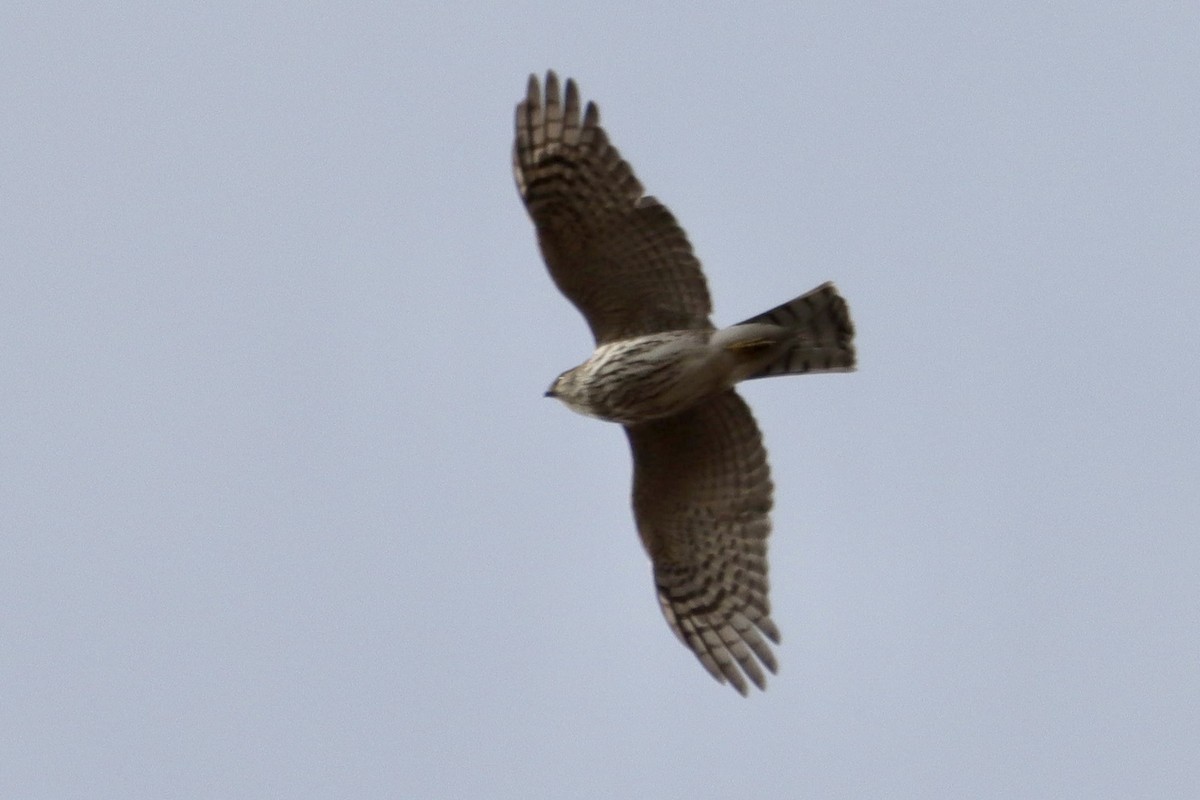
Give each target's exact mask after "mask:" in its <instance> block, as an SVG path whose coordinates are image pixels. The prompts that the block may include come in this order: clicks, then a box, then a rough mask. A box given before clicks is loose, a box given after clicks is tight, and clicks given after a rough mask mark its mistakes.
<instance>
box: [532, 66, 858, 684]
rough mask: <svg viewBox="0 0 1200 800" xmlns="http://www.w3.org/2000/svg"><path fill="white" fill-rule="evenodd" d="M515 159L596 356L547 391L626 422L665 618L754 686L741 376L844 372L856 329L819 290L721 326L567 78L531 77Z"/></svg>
mask: <svg viewBox="0 0 1200 800" xmlns="http://www.w3.org/2000/svg"><path fill="white" fill-rule="evenodd" d="M513 170H514V174H515V175H516V181H517V188H518V190H519V191H520V193H521V197H522V199H523V200H524V202H525V205H526V208H527V209H528V211H529V215H530V217H532V219H533V222H534V225H535V227H536V228H537V235H538V244H539V245H540V247H541V251H542V255H543V257H544V258H545V261H546V265H547V267H548V268H549V270H550V275H551V277H552V278H553V279H554V282H555V284H557V286H558V288H559V289H560V290H561V291H562V293H563V294H564V295H566V297H567V298H568V299H569V300H570V301H571V302H572V303H573V304H574V305H575V306H576V308H578V309H579V311H580V312H581V313H582V314H583V316H584V318H585V319H586V320H587V322H588V325H589V326H590V328H591V330H592V335H593V336H594V338H595V341H596V350H595V352H594V353H593V354H592V356H591V358H589V359H588V360H587V361H585V362H584V363H582V364H580V365H579V366H578V367H575V368H573V369H570V370H567V371H566V372H564V373H563V374H562V375H560V376H559V377H558V378H557V379H556V380H555V382H554V384H553V385H552V386H551V387H550V390H549V391H548V392H547V394H548V395H550V396H553V397H557V398H558V399H560V400H562V401H563V402H564V403H566V404H567V405H568V406H570V407H571V408H572V409H574V410H576V411H579V412H581V413H584V414H589V415H591V416H596V417H599V418H601V419H605V420H609V421H613V422H619V423H621V424H622V425H624V426H625V432H626V434H627V435H628V437H629V443H630V447H631V449H632V452H633V462H634V480H633V483H634V485H633V509H634V516H635V517H636V519H637V526H638V532H639V534H640V536H641V539H642V544H643V545H644V546H645V548H646V552H647V553H648V554H649V555H650V560H651V562H652V563H653V565H654V579H655V584H656V587H657V590H658V597H659V602H660V604H661V606H662V610H663V613H664V615H665V616H666V618H667V621H668V623H670V625H671V628H672V629H673V630H674V631H675V633H676V634H677V635H678V636H679V638H680V640H681V641H683V643H684V644H685V645H687V646H688V647H689V648H690V649H691V650H692V651H693V652H694V653H695V654H696V656H697V658H699V659H700V662H701V663H702V664H703V665H704V667H705V669H707V670H708V671H709V673H710V674H711V675H712V676H713V677H714V678H716V679H717V680H718V681H720V682H722V683H725V682H726V681H728V682H729V683H731V684H732V685H733V686H734V688H736V689H737V690H738V691H739V692H741V693H742V694H746V693H747V690H748V684H747V680H746V679H747V678H748V679H749V680H750V681H751V682H753V683H754V684H755V685H756V686H758V687H759V688H765V686H766V681H765V676H764V673H763V668H764V667H765V668H766V669H767V670H769V671H771V672H774V671H775V669H776V661H775V657H774V654H773V653H772V652H771V649H770V646H769V645H768V641H771V642H778V641H779V631H778V629H777V628H776V626H775V623H774V622H773V621H772V620H771V616H770V614H771V607H770V601H769V599H768V582H767V536H768V535H769V534H770V530H771V524H770V519H769V516H768V515H769V513H770V510H771V492H772V486H771V477H770V470H769V468H768V466H767V457H766V451H765V450H764V449H763V446H762V441H761V436H760V434H759V431H758V427H757V425H756V424H755V422H754V418H753V417H752V416H751V414H750V410H749V408H747V406H746V404H745V402H743V401H742V399H741V398H740V397H739V396H738V395H737V393H736V392H735V391H734V390H733V386H734V385H735V384H736V383H738V382H739V381H743V380H749V379H752V378H760V377H768V376H772V375H785V374H798V373H805V372H844V371H849V370H852V369H853V368H854V364H855V353H854V346H853V337H854V327H853V324H852V323H851V321H850V315H849V311H848V309H847V308H846V303H845V301H843V300H842V298H841V297H840V296H839V295H838V293H837V290H836V289H835V288H834V286H833V285H832V284H829V283H826V284H823V285H822V286H819V287H817V288H816V289H814V290H812V291H811V292H808V293H806V294H804V295H802V296H800V297H798V298H796V299H794V300H790V301H788V302H787V303H784V304H783V305H780V306H777V307H776V308H773V309H771V310H770V311H766V312H764V313H762V314H759V315H757V316H755V317H751V318H750V319H748V320H745V321H744V322H742V323H740V324H738V325H734V326H732V327H729V328H724V329H720V330H718V329H716V328H714V326H713V324H712V323H711V322H710V321H709V314H710V313H711V302H710V300H709V294H708V288H707V285H706V283H705V280H704V274H703V272H701V269H700V263H699V261H697V260H696V257H695V255H693V253H692V248H691V245H690V244H689V243H688V240H687V236H686V235H685V234H684V232H683V229H682V228H680V227H679V224H678V223H677V222H676V221H675V218H674V217H673V216H672V215H671V212H670V211H668V210H667V208H666V207H665V206H663V205H662V204H660V203H659V202H658V201H657V200H655V199H654V198H652V197H647V196H645V195H644V194H643V189H642V185H641V183H639V182H638V179H637V178H636V177H635V176H634V174H633V170H632V169H631V168H630V167H629V165H628V164H627V163H626V162H625V161H623V160H622V159H621V156H620V154H619V153H618V152H617V150H616V148H614V147H613V146H612V145H611V144H610V143H609V141H608V136H607V135H606V134H605V132H604V129H603V128H601V127H600V113H599V111H598V110H597V108H596V106H595V104H593V103H588V104H587V106H586V108H584V109H582V110H581V108H580V100H579V92H578V89H577V88H576V86H575V83H574V81H571V80H568V81H567V82H566V87H565V93H564V92H561V91H560V87H559V82H558V78H557V77H556V76H555V74H554V73H553V72H549V73H547V75H546V87H545V92H544V93H543V92H542V89H541V87H540V85H539V83H538V80H537V78H536V77H535V76H530V78H529V86H528V91H527V93H526V96H525V99H524V100H523V101H522V102H521V103H519V104H518V105H517V111H516V143H515V145H514V149H513Z"/></svg>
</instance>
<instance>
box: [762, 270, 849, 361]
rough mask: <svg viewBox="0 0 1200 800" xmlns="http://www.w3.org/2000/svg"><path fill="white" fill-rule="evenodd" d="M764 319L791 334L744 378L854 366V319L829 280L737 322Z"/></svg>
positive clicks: (766, 322) (765, 321) (764, 321)
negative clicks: (767, 360) (768, 359)
mask: <svg viewBox="0 0 1200 800" xmlns="http://www.w3.org/2000/svg"><path fill="white" fill-rule="evenodd" d="M756 323H765V324H767V325H778V326H779V327H781V328H786V329H787V330H788V331H789V332H790V333H791V334H792V336H793V338H791V339H789V340H788V341H787V343H786V345H785V346H784V347H783V349H781V350H780V351H779V355H778V357H776V358H774V359H773V360H772V361H771V362H770V363H769V364H767V365H766V366H765V367H763V368H762V369H760V370H758V371H757V372H755V373H753V374H752V375H750V376H749V377H748V378H745V380H752V379H754V378H769V377H771V376H772V375H797V374H803V373H805V372H850V371H851V370H853V369H854V365H855V361H856V359H855V353H854V323H853V322H851V321H850V309H849V308H848V307H847V306H846V301H845V300H843V299H842V297H841V295H839V294H838V292H837V288H836V287H835V286H834V285H833V284H832V283H823V284H821V285H820V286H818V287H817V288H815V289H813V290H812V291H811V292H807V293H805V294H802V295H800V296H799V297H797V298H796V299H795V300H789V301H788V302H786V303H784V304H783V305H780V306H776V307H775V308H772V309H771V310H770V311H764V312H763V313H761V314H759V315H757V316H754V317H751V318H750V319H747V320H743V321H742V322H740V323H738V324H739V325H749V324H756Z"/></svg>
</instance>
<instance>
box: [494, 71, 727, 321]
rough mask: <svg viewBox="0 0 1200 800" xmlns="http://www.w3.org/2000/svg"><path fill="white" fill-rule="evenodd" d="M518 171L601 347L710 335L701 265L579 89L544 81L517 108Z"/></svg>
mask: <svg viewBox="0 0 1200 800" xmlns="http://www.w3.org/2000/svg"><path fill="white" fill-rule="evenodd" d="M516 129H517V137H516V143H515V145H514V147H513V172H514V174H515V175H516V179H517V189H518V190H519V191H520V193H521V198H522V199H523V200H524V201H525V207H526V208H527V209H528V210H529V215H530V216H531V217H532V218H533V223H534V225H535V226H536V227H537V234H538V244H540V245H541V249H542V256H543V257H544V258H545V259H546V265H547V266H548V267H549V268H550V275H551V277H553V278H554V282H555V283H556V284H557V285H558V288H559V290H561V291H562V293H563V294H565V295H566V296H567V299H569V300H570V301H571V302H572V303H574V304H575V306H576V308H578V309H579V310H580V311H581V312H582V313H583V316H584V317H585V318H586V319H587V321H588V325H589V326H591V329H592V335H593V336H595V338H596V343H597V344H602V343H604V342H610V341H613V340H615V339H622V338H627V337H630V336H637V335H640V334H644V333H655V332H658V331H663V330H682V329H691V328H710V327H712V325H711V323H709V321H708V315H709V314H710V313H711V311H712V304H711V302H710V301H709V296H708V287H707V285H706V284H705V282H704V274H703V273H702V272H701V270H700V262H698V261H697V260H696V257H695V256H694V255H693V254H692V246H691V245H690V244H689V243H688V240H687V235H686V234H684V232H683V229H682V228H680V227H679V224H678V223H677V222H676V221H675V217H673V216H672V215H671V212H670V211H668V210H667V208H666V207H665V206H663V205H662V204H660V203H659V202H658V201H657V200H655V199H654V198H653V197H645V196H643V194H642V185H641V183H639V182H638V179H637V178H636V177H635V176H634V174H633V170H632V169H631V168H630V166H629V164H627V163H625V161H624V160H622V159H621V154H620V153H618V152H617V149H616V148H615V147H613V146H612V145H610V144H609V143H608V137H607V136H606V135H605V133H604V129H603V128H601V127H600V112H599V110H597V108H596V105H595V104H594V103H588V104H587V109H586V111H585V112H584V115H583V119H582V120H580V116H579V91H578V89H576V87H575V82H574V81H573V80H568V81H567V87H566V97H565V99H564V98H562V97H560V94H559V85H558V77H557V76H556V75H555V74H554V73H553V72H548V73H546V94H545V98H544V102H543V97H542V93H541V88H540V87H539V85H538V80H537V77H536V76H533V75H530V76H529V88H528V91H527V93H526V97H525V99H524V100H523V101H521V102H520V103H519V104H518V105H517V116H516Z"/></svg>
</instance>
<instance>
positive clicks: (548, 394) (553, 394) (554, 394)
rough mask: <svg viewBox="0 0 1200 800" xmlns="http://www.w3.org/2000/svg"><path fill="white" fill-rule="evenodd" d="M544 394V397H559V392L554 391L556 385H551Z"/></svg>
mask: <svg viewBox="0 0 1200 800" xmlns="http://www.w3.org/2000/svg"><path fill="white" fill-rule="evenodd" d="M542 396H543V397H558V392H556V391H554V387H553V386H551V387H550V388H549V389H547V390H546V393H545V394H544V395H542Z"/></svg>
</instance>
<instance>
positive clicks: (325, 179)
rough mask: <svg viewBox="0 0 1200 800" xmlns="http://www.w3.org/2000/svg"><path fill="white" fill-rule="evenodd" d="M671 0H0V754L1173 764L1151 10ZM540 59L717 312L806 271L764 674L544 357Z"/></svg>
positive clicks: (988, 788) (825, 777)
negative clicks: (714, 645) (660, 584)
mask: <svg viewBox="0 0 1200 800" xmlns="http://www.w3.org/2000/svg"><path fill="white" fill-rule="evenodd" d="M705 5H706V6H707V7H699V6H686V4H680V3H657V2H641V3H638V4H636V5H633V4H631V5H621V4H605V3H575V2H564V3H557V4H544V5H543V4H536V3H513V4H510V5H509V7H508V8H507V9H504V10H500V4H496V5H486V6H485V5H483V4H456V3H441V4H420V7H417V6H418V4H415V3H404V2H400V3H397V2H377V3H356V2H350V3H345V2H339V3H328V4H316V3H241V2H236V3H235V2H223V1H221V0H211V1H210V2H206V3H203V4H201V3H174V4H172V3H125V4H110V3H54V2H46V3H37V4H33V3H8V4H5V5H4V6H3V8H0V108H2V109H3V122H2V123H0V381H2V383H0V723H2V724H0V796H3V797H5V798H22V800H34V799H35V798H47V799H52V800H73V799H74V798H81V799H82V798H88V800H94V799H96V798H120V799H122V800H128V799H129V798H168V797H179V798H191V797H197V798H201V797H202V798H264V797H288V798H350V797H352V798H376V797H378V798H384V797H387V798H463V797H478V798H501V799H507V798H514V799H515V798H522V799H527V798H531V797H548V798H550V797H552V798H621V797H644V798H689V799H691V798H698V797H716V798H720V797H734V796H738V797H814V798H818V797H819V798H870V797H879V798H885V797H886V798H941V797H945V798H1081V799H1082V798H1087V800H1093V799H1094V798H1129V797H1139V798H1140V797H1152V798H1184V797H1192V796H1195V794H1194V793H1195V792H1196V791H1197V787H1198V786H1200V746H1198V745H1197V742H1198V741H1200V630H1198V628H1200V535H1198V532H1200V358H1198V357H1197V352H1196V351H1197V346H1196V337H1197V327H1198V326H1197V319H1198V315H1200V312H1198V308H1200V145H1198V143H1200V100H1198V98H1200V7H1198V6H1197V5H1196V3H1193V2H1121V3H1118V2H1089V3H1010V4H994V3H961V2H929V3H899V4H898V3H862V2H842V1H841V0H839V1H838V2H805V3H775V4H764V5H761V6H751V5H742V6H735V5H734V4H715V3H714V4H705ZM999 6H1004V7H1003V8H1000V7H999ZM693 8H695V9H697V10H690V9H693ZM550 67H552V68H555V69H557V70H558V71H559V73H560V75H563V76H572V77H574V78H576V79H577V80H578V81H579V84H580V87H581V90H582V92H583V95H584V97H585V98H588V99H594V100H596V101H597V102H598V103H599V104H600V107H601V109H602V112H603V119H604V121H605V124H606V127H607V128H608V130H609V133H610V135H611V137H612V139H613V141H614V142H615V143H616V144H617V145H618V147H620V148H621V150H622V153H623V154H624V155H625V156H626V158H628V159H629V160H630V162H631V163H632V164H633V166H634V167H635V169H636V170H637V172H638V174H639V177H640V178H641V179H642V182H643V183H644V184H645V185H646V187H647V190H648V191H650V192H652V193H653V194H655V195H657V196H658V197H659V198H660V199H662V200H663V202H665V203H666V204H667V205H668V206H670V207H671V208H672V210H673V211H674V212H675V214H676V216H677V217H678V218H679V220H680V221H681V223H682V224H683V225H684V227H685V228H687V230H688V232H689V234H690V236H691V239H692V242H693V244H694V245H695V248H696V251H697V253H698V255H699V257H700V258H701V260H702V261H703V263H704V265H705V268H706V271H707V274H708V278H709V284H710V287H711V289H712V292H713V297H714V301H715V304H716V321H717V322H718V323H723V324H728V323H731V322H734V321H737V320H739V319H743V318H745V317H747V316H750V315H752V314H754V313H757V312H759V311H762V310H764V309H766V308H768V307H770V306H772V305H774V304H776V303H779V302H782V301H783V300H786V299H788V298H790V297H793V296H795V295H797V294H800V293H801V292H803V291H806V290H808V289H810V288H812V287H813V286H816V285H817V284H819V283H821V282H822V281H825V280H835V281H836V282H837V284H838V286H839V288H840V290H841V292H842V293H843V294H844V296H845V297H846V298H847V299H848V301H849V303H850V307H851V310H852V312H853V315H854V319H855V322H856V324H857V327H858V332H859V333H858V346H859V355H860V367H859V371H858V372H857V373H854V374H851V375H825V376H806V377H802V378H794V379H780V380H771V381H759V382H755V383H754V384H753V385H748V386H746V387H745V390H744V395H745V397H746V398H747V399H748V400H749V402H750V404H751V406H752V407H753V408H754V410H755V413H756V415H757V417H758V419H759V422H760V425H761V427H762V429H763V431H764V435H765V437H766V442H767V445H768V448H769V450H770V453H771V461H772V465H773V468H774V476H775V483H776V495H777V505H776V512H775V515H774V520H775V534H774V536H773V537H772V540H771V568H772V573H771V577H772V590H773V595H772V596H773V603H774V608H773V612H774V613H773V616H774V618H775V620H776V621H777V622H778V624H779V626H780V628H781V629H782V631H783V644H782V645H781V646H780V647H779V648H778V651H777V653H778V656H779V659H780V663H781V668H780V672H779V675H778V676H776V677H774V678H773V679H772V680H771V682H770V686H769V689H768V691H767V692H766V693H765V694H760V693H756V694H754V695H753V696H751V697H750V698H748V699H743V698H741V697H739V696H738V695H737V694H736V693H734V692H733V691H731V690H730V689H729V688H727V687H721V686H718V685H717V684H716V683H714V682H713V681H712V680H711V679H710V678H709V677H708V676H707V675H706V674H705V673H704V671H703V670H702V669H701V668H700V666H699V665H698V664H697V663H696V661H695V659H694V658H693V657H692V655H691V654H690V653H688V652H687V651H686V650H685V649H684V648H683V647H681V646H680V645H679V644H678V642H677V641H676V640H675V638H674V637H673V636H672V635H671V633H670V631H669V630H668V628H667V626H666V624H665V622H664V621H663V619H662V618H661V615H660V613H659V610H658V607H657V603H656V601H655V599H654V592H653V587H652V582H651V577H650V569H649V564H648V562H647V560H646V558H645V556H644V555H643V553H642V551H641V549H640V547H639V544H638V541H637V536H636V533H635V531H634V527H633V522H632V519H631V514H630V510H629V456H628V452H627V449H628V448H627V444H626V442H625V439H624V437H623V436H622V435H621V432H620V431H619V430H618V429H617V428H616V427H615V426H612V425H606V424H603V423H600V422H596V421H593V420H587V419H584V418H582V417H579V416H577V415H575V414H572V413H571V412H570V411H568V410H567V409H566V408H564V407H562V406H561V405H559V404H557V403H554V402H553V401H550V400H546V399H544V398H543V397H542V392H543V391H544V390H545V388H546V386H547V385H548V384H549V383H550V381H551V379H553V377H554V376H555V375H557V374H558V373H559V372H560V371H562V370H563V369H566V368H568V367H570V366H573V365H574V364H576V363H578V362H579V361H581V360H583V359H584V358H586V356H587V355H588V353H589V351H590V343H591V339H590V336H589V335H588V333H587V329H586V328H585V326H584V324H583V322H582V319H581V318H580V317H579V316H578V315H577V313H576V312H575V310H574V309H573V308H572V307H571V306H570V305H569V304H568V303H567V302H566V301H565V300H564V299H563V298H562V297H561V296H559V295H558V293H557V292H556V291H555V289H554V287H553V285H552V284H551V282H550V279H549V277H548V276H547V275H546V272H545V269H544V267H543V265H542V263H541V260H540V258H539V255H538V253H537V249H536V246H535V243H534V237H533V233H532V228H531V226H530V224H529V221H528V218H527V217H526V215H525V212H524V209H523V208H522V207H521V204H520V202H519V201H518V199H517V194H516V191H515V189H514V187H513V184H512V178H511V174H510V166H509V153H510V147H511V140H512V109H513V105H514V104H515V102H516V101H517V100H518V99H519V98H520V96H521V94H522V93H523V91H524V86H525V81H526V78H527V76H528V74H529V73H530V72H539V73H541V72H544V70H545V69H546V68H550Z"/></svg>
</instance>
